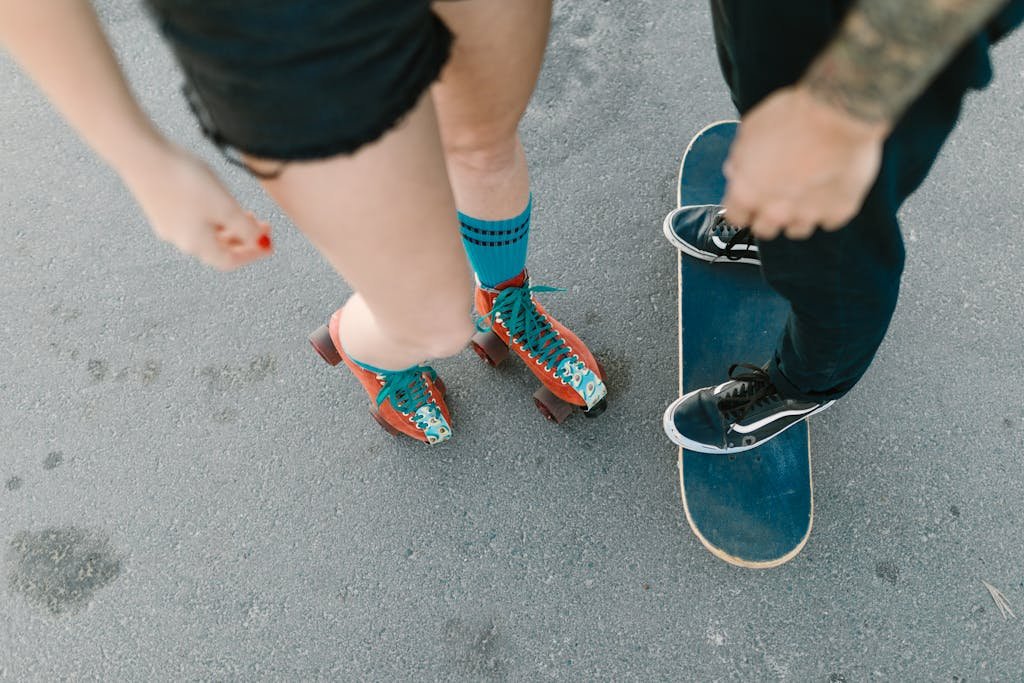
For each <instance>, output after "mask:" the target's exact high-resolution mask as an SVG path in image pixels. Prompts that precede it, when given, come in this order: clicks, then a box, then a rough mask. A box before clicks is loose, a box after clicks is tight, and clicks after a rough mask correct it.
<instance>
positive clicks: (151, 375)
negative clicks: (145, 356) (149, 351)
mask: <svg viewBox="0 0 1024 683" xmlns="http://www.w3.org/2000/svg"><path fill="white" fill-rule="evenodd" d="M160 367H161V366H160V361H158V360H147V361H146V362H145V363H143V364H142V367H141V368H139V380H140V381H141V382H142V383H143V384H152V383H153V382H155V381H156V378H157V377H159V376H160Z"/></svg>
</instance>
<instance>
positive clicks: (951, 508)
mask: <svg viewBox="0 0 1024 683" xmlns="http://www.w3.org/2000/svg"><path fill="white" fill-rule="evenodd" d="M949 514H951V515H953V517H954V518H956V517H959V516H960V508H959V507H958V506H956V505H950V506H949Z"/></svg>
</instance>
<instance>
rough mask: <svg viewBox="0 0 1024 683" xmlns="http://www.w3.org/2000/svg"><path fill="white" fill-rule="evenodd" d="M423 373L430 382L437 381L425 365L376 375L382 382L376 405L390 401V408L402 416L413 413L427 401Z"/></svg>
mask: <svg viewBox="0 0 1024 683" xmlns="http://www.w3.org/2000/svg"><path fill="white" fill-rule="evenodd" d="M424 373H425V374H427V375H428V376H429V377H430V379H431V381H433V380H435V379H437V373H436V372H434V369H433V368H431V367H428V366H426V365H414V366H412V367H411V368H407V369H405V370H399V371H397V372H386V373H383V374H380V375H377V376H378V377H380V378H381V379H382V380H383V381H384V386H382V387H381V389H380V391H379V392H378V393H377V405H378V406H379V405H381V404H382V403H384V401H387V400H389V399H390V400H391V406H392V407H393V408H394V409H395V410H397V411H398V412H400V413H401V414H402V415H412V414H413V413H415V412H416V411H417V410H419V409H420V408H422V407H423V406H425V405H426V404H427V403H428V400H429V388H428V387H427V381H426V380H425V379H424V378H423V375H424Z"/></svg>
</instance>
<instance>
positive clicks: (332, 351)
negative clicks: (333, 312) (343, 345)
mask: <svg viewBox="0 0 1024 683" xmlns="http://www.w3.org/2000/svg"><path fill="white" fill-rule="evenodd" d="M309 343H310V344H311V345H312V346H313V349H314V350H315V351H316V352H317V353H319V354H320V357H321V358H323V359H324V361H325V362H326V363H328V364H329V365H337V364H338V363H340V362H341V354H340V353H338V349H337V348H335V346H334V340H333V339H331V331H330V330H329V329H327V325H321V326H320V328H319V329H317V330H316V331H315V332H313V334H311V335H309Z"/></svg>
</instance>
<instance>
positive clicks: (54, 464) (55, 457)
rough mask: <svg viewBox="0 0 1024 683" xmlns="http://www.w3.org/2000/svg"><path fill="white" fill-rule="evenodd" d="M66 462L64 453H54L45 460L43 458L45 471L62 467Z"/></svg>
mask: <svg viewBox="0 0 1024 683" xmlns="http://www.w3.org/2000/svg"><path fill="white" fill-rule="evenodd" d="M63 462H64V452H63V451H52V452H51V453H49V454H48V455H47V456H46V457H45V458H43V469H44V470H53V469H56V468H58V467H60V466H61V464H62V463H63Z"/></svg>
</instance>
